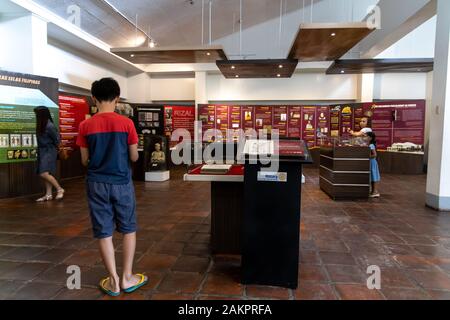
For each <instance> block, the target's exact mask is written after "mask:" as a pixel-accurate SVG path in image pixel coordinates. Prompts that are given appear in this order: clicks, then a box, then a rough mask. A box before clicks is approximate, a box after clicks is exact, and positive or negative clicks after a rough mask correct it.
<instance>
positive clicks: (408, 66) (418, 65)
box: [327, 59, 434, 74]
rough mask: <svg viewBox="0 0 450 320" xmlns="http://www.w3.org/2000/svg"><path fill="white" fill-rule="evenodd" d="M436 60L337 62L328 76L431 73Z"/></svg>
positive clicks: (329, 70) (330, 69)
mask: <svg viewBox="0 0 450 320" xmlns="http://www.w3.org/2000/svg"><path fill="white" fill-rule="evenodd" d="M433 69H434V59H356V60H336V61H335V62H334V63H333V64H332V65H331V66H330V68H328V70H327V74H362V73H387V72H389V73H415V72H430V71H433Z"/></svg>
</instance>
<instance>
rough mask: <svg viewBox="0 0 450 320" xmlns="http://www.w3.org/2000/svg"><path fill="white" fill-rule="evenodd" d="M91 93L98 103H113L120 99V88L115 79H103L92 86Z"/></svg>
mask: <svg viewBox="0 0 450 320" xmlns="http://www.w3.org/2000/svg"><path fill="white" fill-rule="evenodd" d="M91 93H92V96H93V97H94V98H95V99H97V100H98V102H111V101H113V100H114V99H116V98H118V97H120V86H119V84H118V83H117V81H116V80H114V79H113V78H103V79H100V80H98V81H95V82H94V83H93V84H92V88H91Z"/></svg>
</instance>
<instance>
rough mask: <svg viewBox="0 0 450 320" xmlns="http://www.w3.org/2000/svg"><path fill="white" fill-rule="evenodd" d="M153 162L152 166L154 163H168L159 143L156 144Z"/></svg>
mask: <svg viewBox="0 0 450 320" xmlns="http://www.w3.org/2000/svg"><path fill="white" fill-rule="evenodd" d="M151 162H152V164H153V163H158V164H163V163H165V162H166V155H165V154H164V152H163V151H161V144H159V143H156V144H155V151H153V153H152V159H151Z"/></svg>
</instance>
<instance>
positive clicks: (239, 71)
mask: <svg viewBox="0 0 450 320" xmlns="http://www.w3.org/2000/svg"><path fill="white" fill-rule="evenodd" d="M216 64H217V67H218V68H219V69H220V71H221V72H222V74H223V75H224V76H225V78H227V79H235V78H244V79H250V78H290V77H291V76H292V74H293V73H294V71H295V68H297V64H298V60H289V59H288V60H230V61H217V62H216Z"/></svg>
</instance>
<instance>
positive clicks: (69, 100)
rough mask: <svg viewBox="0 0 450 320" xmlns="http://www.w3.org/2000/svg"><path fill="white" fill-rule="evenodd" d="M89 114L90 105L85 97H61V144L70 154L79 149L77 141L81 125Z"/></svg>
mask: <svg viewBox="0 0 450 320" xmlns="http://www.w3.org/2000/svg"><path fill="white" fill-rule="evenodd" d="M88 114H89V104H88V102H87V100H86V98H84V97H74V96H67V95H60V96H59V129H60V134H61V143H62V145H63V147H64V148H65V149H66V150H68V151H69V152H71V151H74V150H75V149H76V148H77V145H76V140H77V137H78V128H79V126H80V123H81V122H82V121H84V120H85V119H86V115H88Z"/></svg>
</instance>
